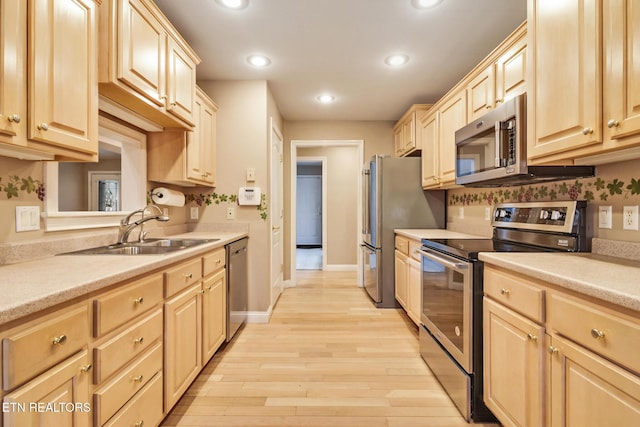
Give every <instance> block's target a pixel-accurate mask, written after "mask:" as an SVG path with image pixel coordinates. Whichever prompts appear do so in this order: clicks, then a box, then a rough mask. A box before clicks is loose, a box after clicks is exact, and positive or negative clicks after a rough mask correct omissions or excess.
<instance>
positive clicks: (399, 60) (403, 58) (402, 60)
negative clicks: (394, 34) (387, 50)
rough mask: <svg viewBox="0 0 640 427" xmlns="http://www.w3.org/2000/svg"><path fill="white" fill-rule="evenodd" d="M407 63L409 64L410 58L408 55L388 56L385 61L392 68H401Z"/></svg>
mask: <svg viewBox="0 0 640 427" xmlns="http://www.w3.org/2000/svg"><path fill="white" fill-rule="evenodd" d="M407 62H409V57H408V56H407V55H391V56H387V58H386V59H385V60H384V63H385V64H387V65H388V66H390V67H399V66H401V65H404V64H406V63H407Z"/></svg>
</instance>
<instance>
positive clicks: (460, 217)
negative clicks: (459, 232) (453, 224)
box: [458, 206, 464, 219]
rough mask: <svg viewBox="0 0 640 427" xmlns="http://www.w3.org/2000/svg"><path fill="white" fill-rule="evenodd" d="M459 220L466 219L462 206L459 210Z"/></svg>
mask: <svg viewBox="0 0 640 427" xmlns="http://www.w3.org/2000/svg"><path fill="white" fill-rule="evenodd" d="M458 219H464V208H463V207H462V206H460V207H459V208H458Z"/></svg>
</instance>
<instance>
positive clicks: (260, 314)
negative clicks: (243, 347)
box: [247, 307, 273, 323]
mask: <svg viewBox="0 0 640 427" xmlns="http://www.w3.org/2000/svg"><path fill="white" fill-rule="evenodd" d="M272 314H273V307H269V310H267V311H248V312H247V323H269V320H270V319H271V315H272Z"/></svg>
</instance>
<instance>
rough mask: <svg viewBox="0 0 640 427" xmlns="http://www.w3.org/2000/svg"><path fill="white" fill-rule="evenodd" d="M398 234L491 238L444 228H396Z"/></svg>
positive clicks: (421, 236) (450, 237) (410, 236)
mask: <svg viewBox="0 0 640 427" xmlns="http://www.w3.org/2000/svg"><path fill="white" fill-rule="evenodd" d="M393 231H394V232H395V233H396V234H399V235H401V236H404V237H408V238H409V239H413V240H421V239H490V238H491V237H486V236H477V235H474V234H467V233H459V232H457V231H449V230H443V229H439V228H425V229H396V230H393Z"/></svg>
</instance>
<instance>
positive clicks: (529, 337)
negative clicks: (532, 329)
mask: <svg viewBox="0 0 640 427" xmlns="http://www.w3.org/2000/svg"><path fill="white" fill-rule="evenodd" d="M527 339H528V340H529V341H538V337H537V336H535V335H533V334H527Z"/></svg>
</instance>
